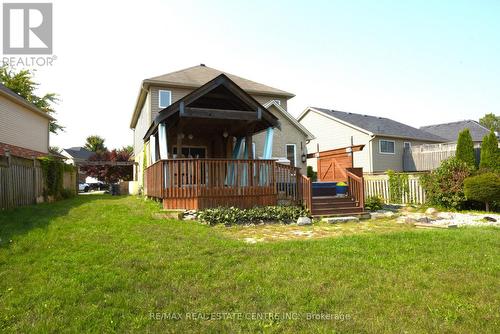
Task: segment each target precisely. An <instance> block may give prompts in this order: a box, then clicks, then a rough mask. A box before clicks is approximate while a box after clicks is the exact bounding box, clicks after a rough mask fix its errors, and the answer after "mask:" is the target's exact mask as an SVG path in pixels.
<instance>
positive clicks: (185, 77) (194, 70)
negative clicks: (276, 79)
mask: <svg viewBox="0 0 500 334" xmlns="http://www.w3.org/2000/svg"><path fill="white" fill-rule="evenodd" d="M221 74H225V75H226V76H227V77H229V79H231V80H232V81H234V82H235V83H236V84H237V85H238V86H240V87H241V88H242V89H243V90H244V91H246V92H247V93H250V94H263V95H272V96H284V97H288V98H291V97H294V96H295V95H293V94H292V93H288V92H285V91H284V90H281V89H277V88H274V87H270V86H267V85H264V84H261V83H258V82H255V81H252V80H248V79H245V78H242V77H239V76H237V75H234V74H231V73H227V72H224V71H220V70H217V69H215V68H212V67H208V66H206V65H204V64H200V65H196V66H193V67H188V68H185V69H182V70H179V71H176V72H172V73H167V74H163V75H159V76H156V77H152V78H149V79H146V80H144V81H145V82H148V83H152V84H162V85H172V86H179V87H189V88H198V87H201V86H203V85H204V84H206V83H207V82H209V81H210V80H212V79H214V78H215V77H217V76H219V75H221Z"/></svg>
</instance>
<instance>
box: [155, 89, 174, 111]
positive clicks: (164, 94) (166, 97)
mask: <svg viewBox="0 0 500 334" xmlns="http://www.w3.org/2000/svg"><path fill="white" fill-rule="evenodd" d="M171 103H172V93H171V92H170V91H169V90H160V91H159V92H158V106H159V107H160V108H166V107H168V106H169V105H170V104H171Z"/></svg>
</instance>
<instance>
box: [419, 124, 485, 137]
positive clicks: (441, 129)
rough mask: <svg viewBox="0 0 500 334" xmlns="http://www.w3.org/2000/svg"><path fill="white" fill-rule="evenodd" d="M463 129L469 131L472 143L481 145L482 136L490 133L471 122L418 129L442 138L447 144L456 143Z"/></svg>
mask: <svg viewBox="0 0 500 334" xmlns="http://www.w3.org/2000/svg"><path fill="white" fill-rule="evenodd" d="M464 129H469V131H470V134H471V137H472V141H473V142H474V143H481V142H482V141H483V138H484V136H486V135H487V134H488V133H489V132H490V130H489V129H487V128H486V127H484V126H482V125H481V124H479V123H478V122H476V121H473V120H465V121H459V122H452V123H443V124H434V125H427V126H422V127H421V128H420V130H423V131H425V132H428V133H431V134H433V135H436V136H439V137H441V138H444V139H445V140H446V141H447V142H456V141H457V139H458V134H459V132H460V131H462V130H464Z"/></svg>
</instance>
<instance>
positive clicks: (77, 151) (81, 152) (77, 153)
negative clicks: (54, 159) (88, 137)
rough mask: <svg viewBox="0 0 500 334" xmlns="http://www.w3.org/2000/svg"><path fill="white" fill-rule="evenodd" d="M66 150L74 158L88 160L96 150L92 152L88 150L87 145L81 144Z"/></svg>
mask: <svg viewBox="0 0 500 334" xmlns="http://www.w3.org/2000/svg"><path fill="white" fill-rule="evenodd" d="M64 150H65V151H66V152H67V153H68V154H69V155H71V156H72V157H73V158H74V159H81V160H87V159H88V158H90V157H91V156H92V155H93V154H94V152H91V151H89V150H87V149H86V148H85V147H81V146H76V147H70V148H65V149H64Z"/></svg>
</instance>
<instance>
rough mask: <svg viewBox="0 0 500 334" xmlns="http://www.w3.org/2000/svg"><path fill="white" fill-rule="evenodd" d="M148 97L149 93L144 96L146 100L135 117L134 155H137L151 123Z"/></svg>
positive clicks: (141, 148) (140, 150)
mask: <svg viewBox="0 0 500 334" xmlns="http://www.w3.org/2000/svg"><path fill="white" fill-rule="evenodd" d="M149 101H150V98H149V94H148V96H147V97H146V101H145V102H144V105H143V106H142V110H141V113H140V115H139V118H138V119H137V124H136V126H135V129H134V155H135V156H138V155H139V154H140V153H141V152H142V150H143V147H144V139H143V138H144V135H145V134H146V131H148V129H149V126H150V125H151V113H150V110H151V108H150V102H149Z"/></svg>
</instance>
